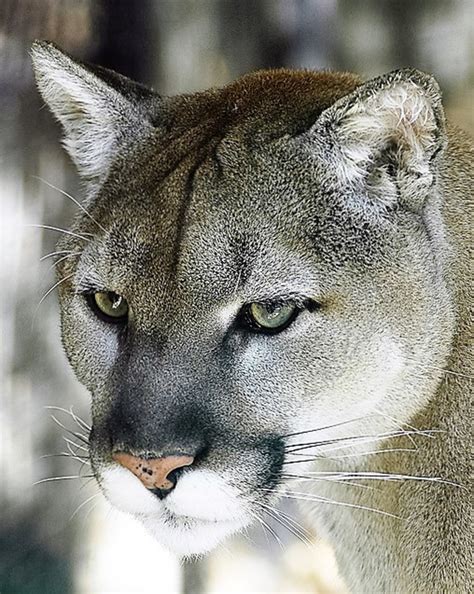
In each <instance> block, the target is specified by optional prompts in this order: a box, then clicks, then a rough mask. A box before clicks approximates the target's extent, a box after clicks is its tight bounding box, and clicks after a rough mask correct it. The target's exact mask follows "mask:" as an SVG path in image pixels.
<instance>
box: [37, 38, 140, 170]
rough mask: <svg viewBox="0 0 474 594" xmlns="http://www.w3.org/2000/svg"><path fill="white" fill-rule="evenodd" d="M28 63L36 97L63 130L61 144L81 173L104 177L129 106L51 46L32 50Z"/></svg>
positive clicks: (40, 46) (99, 80)
mask: <svg viewBox="0 0 474 594" xmlns="http://www.w3.org/2000/svg"><path fill="white" fill-rule="evenodd" d="M32 58H33V64H34V70H35V75H36V80H37V84H38V88H39V90H40V93H41V95H42V96H43V99H44V100H45V102H46V103H47V104H48V106H49V108H50V109H51V111H52V112H53V114H54V115H55V116H56V118H57V119H58V120H59V122H60V123H61V124H62V126H63V128H64V132H65V136H64V141H63V143H64V146H65V148H66V150H67V151H68V153H69V154H70V156H71V158H72V160H73V161H74V163H75V165H76V166H77V168H78V171H79V173H80V174H81V175H82V176H84V177H86V178H89V179H94V178H98V177H101V176H104V174H106V173H107V170H108V167H109V165H110V161H111V155H112V152H113V150H114V147H115V145H116V143H117V140H118V138H119V136H120V135H121V134H123V128H124V127H125V126H126V125H127V120H129V119H131V116H132V115H133V114H134V109H133V106H132V105H131V104H130V103H129V102H128V100H127V99H125V98H124V97H123V96H122V95H121V94H120V93H118V91H116V90H115V89H113V88H111V87H109V86H108V85H107V84H106V83H105V82H104V81H103V80H101V79H100V78H99V77H98V76H96V75H95V74H93V73H92V72H90V71H89V70H88V69H87V68H85V67H83V66H82V65H80V64H78V63H77V62H75V61H74V60H72V59H71V58H69V57H68V56H66V55H65V54H63V53H62V52H61V51H60V50H59V49H57V48H56V47H54V46H52V45H49V44H42V43H40V44H35V45H34V46H33V50H32Z"/></svg>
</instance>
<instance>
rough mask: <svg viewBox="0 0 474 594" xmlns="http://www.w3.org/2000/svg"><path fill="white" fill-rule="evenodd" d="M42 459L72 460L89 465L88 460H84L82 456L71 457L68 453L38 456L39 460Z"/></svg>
mask: <svg viewBox="0 0 474 594" xmlns="http://www.w3.org/2000/svg"><path fill="white" fill-rule="evenodd" d="M43 458H72V459H73V460H77V461H78V462H81V463H83V464H87V465H90V462H89V458H86V457H84V456H77V455H73V454H70V453H69V452H60V453H59V454H43V455H42V456H40V459H43Z"/></svg>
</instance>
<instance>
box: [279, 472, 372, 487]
mask: <svg viewBox="0 0 474 594" xmlns="http://www.w3.org/2000/svg"><path fill="white" fill-rule="evenodd" d="M309 474H310V473H308V475H304V474H291V473H283V474H282V475H281V476H282V478H291V479H294V480H295V479H296V480H300V481H327V482H332V483H338V484H340V485H348V486H349V487H358V488H359V489H370V490H375V489H376V488H375V487H371V486H369V485H359V484H357V483H353V482H349V481H345V480H340V479H338V478H337V477H334V478H331V477H326V478H324V477H321V476H318V477H315V476H309Z"/></svg>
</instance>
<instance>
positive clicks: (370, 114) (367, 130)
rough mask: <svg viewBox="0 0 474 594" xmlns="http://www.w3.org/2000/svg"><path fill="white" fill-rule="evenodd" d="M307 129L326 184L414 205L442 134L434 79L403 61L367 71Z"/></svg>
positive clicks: (429, 180) (427, 182)
mask: <svg viewBox="0 0 474 594" xmlns="http://www.w3.org/2000/svg"><path fill="white" fill-rule="evenodd" d="M310 134H311V137H312V142H313V143H315V144H316V146H317V147H318V155H319V158H321V159H322V160H323V163H324V166H325V167H324V169H325V171H326V175H327V176H328V179H327V180H326V182H327V183H328V184H336V185H337V187H338V189H340V190H343V189H352V190H355V191H357V193H358V194H359V195H360V194H362V195H364V196H366V197H367V198H368V199H369V200H370V201H371V202H372V203H375V204H378V205H380V204H384V205H386V206H393V205H394V203H395V202H401V203H403V204H404V205H405V206H407V207H408V208H410V209H412V210H415V211H419V210H420V209H421V208H422V206H423V203H424V199H425V197H426V195H427V193H428V191H429V190H430V188H431V187H432V185H433V183H434V180H435V174H436V156H437V155H438V154H439V153H440V151H441V150H442V149H443V148H444V145H445V142H446V141H445V127H444V113H443V108H442V105H441V94H440V90H439V87H438V84H437V82H436V81H435V79H434V78H433V77H431V76H429V75H428V74H424V73H423V72H420V71H417V70H408V69H407V70H397V71H395V72H391V73H389V74H387V75H384V76H382V77H379V78H375V79H373V80H371V81H369V82H367V83H366V84H364V85H362V86H361V87H359V88H358V89H357V90H356V91H355V92H353V93H351V94H350V95H348V96H346V97H344V98H342V99H340V100H339V101H337V102H336V103H335V104H334V105H332V106H331V107H330V108H328V109H327V110H326V111H324V112H323V113H322V114H321V116H320V117H319V118H318V120H317V121H316V123H315V125H314V126H313V128H312V129H311V131H310Z"/></svg>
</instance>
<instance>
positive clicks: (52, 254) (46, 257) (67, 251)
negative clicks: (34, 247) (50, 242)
mask: <svg viewBox="0 0 474 594" xmlns="http://www.w3.org/2000/svg"><path fill="white" fill-rule="evenodd" d="M70 253H72V252H71V250H59V251H57V252H50V253H49V254H46V255H45V256H41V258H40V262H42V261H43V260H47V259H48V258H52V257H53V256H59V255H61V254H70Z"/></svg>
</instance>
